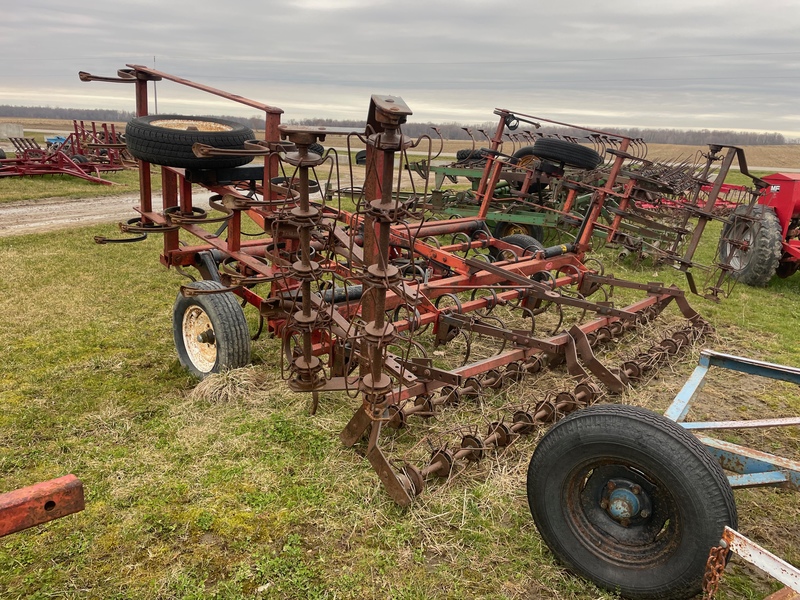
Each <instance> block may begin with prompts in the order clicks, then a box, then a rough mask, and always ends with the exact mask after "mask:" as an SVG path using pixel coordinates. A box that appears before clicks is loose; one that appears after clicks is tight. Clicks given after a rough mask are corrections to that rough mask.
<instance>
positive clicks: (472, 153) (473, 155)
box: [456, 148, 492, 162]
mask: <svg viewBox="0 0 800 600" xmlns="http://www.w3.org/2000/svg"><path fill="white" fill-rule="evenodd" d="M491 152H492V151H491V149H489V148H475V150H473V149H472V148H464V149H462V150H459V151H458V152H456V160H457V161H459V162H461V161H465V160H484V159H485V158H486V155H487V154H489V153H491Z"/></svg>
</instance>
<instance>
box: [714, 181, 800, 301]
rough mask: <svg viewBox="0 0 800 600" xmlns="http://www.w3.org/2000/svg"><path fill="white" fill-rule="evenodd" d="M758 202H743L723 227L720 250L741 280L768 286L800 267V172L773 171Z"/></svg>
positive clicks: (732, 270) (723, 259)
mask: <svg viewBox="0 0 800 600" xmlns="http://www.w3.org/2000/svg"><path fill="white" fill-rule="evenodd" d="M762 179H763V181H764V182H765V183H766V184H767V186H766V187H764V192H763V193H762V194H761V196H760V197H759V199H758V202H757V203H756V204H754V205H752V206H748V205H746V204H743V205H740V206H739V207H738V208H737V209H736V210H735V211H734V212H733V214H732V215H731V218H730V220H729V221H728V222H727V223H726V224H725V226H724V227H723V229H722V236H721V238H720V244H719V253H720V259H721V262H723V263H725V264H727V265H729V266H730V269H731V274H732V276H733V277H735V278H736V279H738V280H739V281H741V282H743V283H746V284H748V285H753V286H765V285H767V283H769V281H770V279H772V276H773V275H776V274H777V275H778V276H779V277H784V278H785V277H789V276H791V275H793V274H794V273H795V272H796V271H797V269H798V268H800V173H774V174H772V175H767V176H766V177H763V178H762Z"/></svg>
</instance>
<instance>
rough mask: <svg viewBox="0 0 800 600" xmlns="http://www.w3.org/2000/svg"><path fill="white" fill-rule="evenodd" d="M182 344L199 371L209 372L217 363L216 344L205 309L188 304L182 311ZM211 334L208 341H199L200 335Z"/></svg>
mask: <svg viewBox="0 0 800 600" xmlns="http://www.w3.org/2000/svg"><path fill="white" fill-rule="evenodd" d="M181 331H182V333H183V345H184V347H185V348H186V354H187V356H188V357H189V360H190V361H191V362H192V364H193V365H194V366H195V368H196V369H197V370H198V371H200V372H201V373H210V372H211V370H212V369H213V368H214V365H216V364H217V344H216V338H215V337H214V335H213V334H214V328H213V327H212V326H211V319H209V318H208V315H207V314H206V311H204V310H203V309H202V308H200V307H199V306H190V307H189V308H188V309H186V312H184V313H183V323H182V324H181ZM209 332H210V334H211V340H210V341H201V336H208V335H209Z"/></svg>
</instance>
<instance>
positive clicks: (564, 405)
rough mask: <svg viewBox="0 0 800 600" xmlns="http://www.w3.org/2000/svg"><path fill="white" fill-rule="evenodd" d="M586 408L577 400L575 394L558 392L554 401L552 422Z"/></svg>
mask: <svg viewBox="0 0 800 600" xmlns="http://www.w3.org/2000/svg"><path fill="white" fill-rule="evenodd" d="M584 406H586V403H584V402H582V401H581V400H578V398H577V397H576V395H575V394H573V393H572V392H559V393H558V394H556V399H555V416H556V418H555V419H554V420H558V418H559V417H561V416H563V415H568V414H569V413H571V412H575V411H576V410H578V409H579V408H583V407H584Z"/></svg>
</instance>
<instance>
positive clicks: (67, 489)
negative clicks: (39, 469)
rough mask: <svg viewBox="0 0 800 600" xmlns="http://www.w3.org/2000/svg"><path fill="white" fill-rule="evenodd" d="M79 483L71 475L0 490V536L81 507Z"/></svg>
mask: <svg viewBox="0 0 800 600" xmlns="http://www.w3.org/2000/svg"><path fill="white" fill-rule="evenodd" d="M84 507H85V506H84V500H83V483H82V482H81V480H80V479H78V478H77V477H75V475H65V476H63V477H58V478H56V479H51V480H49V481H43V482H41V483H36V484H34V485H30V486H28V487H24V488H20V489H18V490H14V491H13V492H6V493H5V494H0V537H3V536H4V535H8V534H10V533H16V532H17V531H22V530H23V529H28V528H29V527H33V526H35V525H41V524H42V523H47V522H48V521H52V520H53V519H59V518H61V517H65V516H66V515H71V514H73V513H76V512H80V511H82V510H83V509H84Z"/></svg>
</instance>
